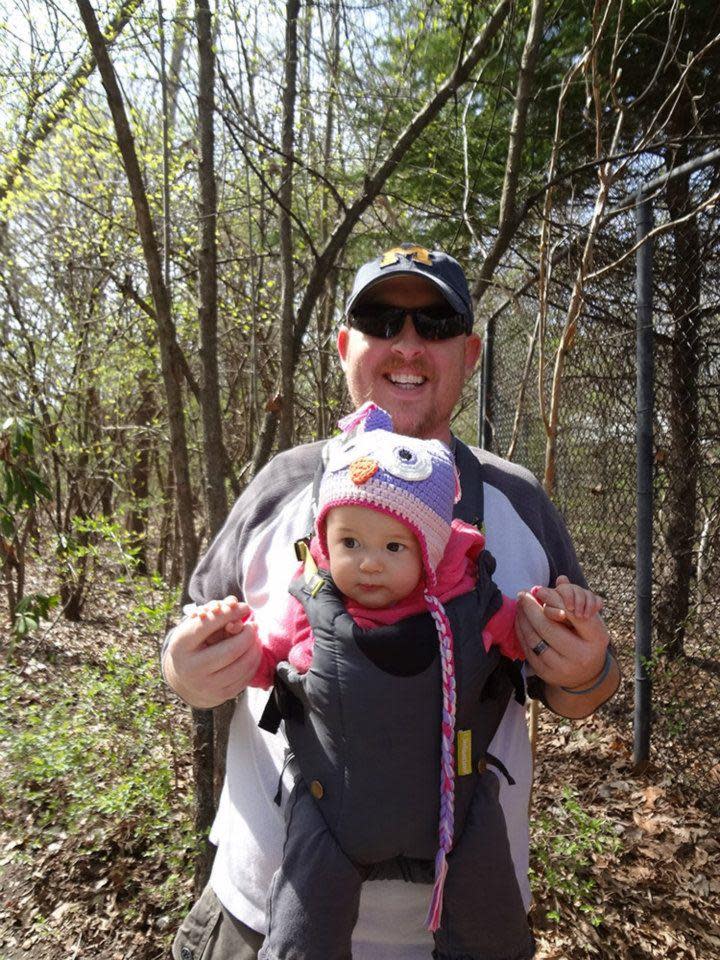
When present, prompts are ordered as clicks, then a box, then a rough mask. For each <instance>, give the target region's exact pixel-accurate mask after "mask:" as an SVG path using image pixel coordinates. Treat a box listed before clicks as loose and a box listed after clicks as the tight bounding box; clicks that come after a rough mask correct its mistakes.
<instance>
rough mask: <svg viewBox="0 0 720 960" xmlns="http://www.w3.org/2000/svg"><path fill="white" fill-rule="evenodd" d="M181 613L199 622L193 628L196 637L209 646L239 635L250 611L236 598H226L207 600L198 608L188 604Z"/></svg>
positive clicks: (195, 605)
mask: <svg viewBox="0 0 720 960" xmlns="http://www.w3.org/2000/svg"><path fill="white" fill-rule="evenodd" d="M183 612H184V613H185V614H186V615H187V616H188V617H189V618H190V619H191V620H195V621H199V623H197V625H196V627H195V633H196V636H202V637H203V640H204V643H205V645H206V646H211V645H212V644H214V643H219V642H220V640H222V639H223V638H224V637H230V636H234V635H235V634H237V633H240V632H241V630H242V629H243V625H244V623H245V621H246V620H247V619H248V618H249V616H250V612H251V611H250V608H249V607H248V606H247V604H245V603H240V601H239V600H238V599H237V597H226V598H225V599H224V600H208V602H207V603H203V604H200V605H199V606H198V605H197V604H194V603H189V604H187V605H186V606H185V607H184V608H183Z"/></svg>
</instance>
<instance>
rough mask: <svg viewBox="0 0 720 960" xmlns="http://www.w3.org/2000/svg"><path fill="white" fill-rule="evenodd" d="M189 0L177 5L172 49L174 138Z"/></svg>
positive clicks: (170, 112) (169, 113)
mask: <svg viewBox="0 0 720 960" xmlns="http://www.w3.org/2000/svg"><path fill="white" fill-rule="evenodd" d="M187 15H188V0H178V2H177V4H176V6H175V16H174V18H173V19H174V21H175V23H174V26H173V34H172V47H171V50H170V69H169V70H168V111H167V117H168V128H169V130H170V137H171V139H172V131H173V129H174V127H175V116H176V114H177V100H178V98H177V95H178V90H179V88H180V67H181V65H182V60H183V54H184V53H185V40H186V38H187V23H186V19H187Z"/></svg>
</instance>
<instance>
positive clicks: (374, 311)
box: [348, 303, 472, 340]
mask: <svg viewBox="0 0 720 960" xmlns="http://www.w3.org/2000/svg"><path fill="white" fill-rule="evenodd" d="M405 317H412V322H413V326H414V327H415V330H416V331H417V333H418V336H420V337H422V338H423V340H450V339H452V337H459V336H460V334H461V333H471V332H472V317H469V316H468V315H467V314H465V313H457V311H455V310H453V308H452V307H451V306H450V304H445V305H442V306H437V307H417V308H414V309H410V308H409V307H392V306H389V305H388V304H386V303H366V304H364V305H362V306H358V307H353V308H352V310H351V311H350V313H349V315H348V325H349V326H351V327H354V328H355V329H356V330H359V331H360V333H364V334H366V335H367V336H369V337H378V338H379V339H380V340H392V338H393V337H396V336H397V335H398V334H399V333H400V331H401V330H402V328H403V325H404V324H405Z"/></svg>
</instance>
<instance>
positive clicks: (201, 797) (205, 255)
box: [193, 0, 233, 894]
mask: <svg viewBox="0 0 720 960" xmlns="http://www.w3.org/2000/svg"><path fill="white" fill-rule="evenodd" d="M195 19H196V23H197V36H198V69H199V79H198V130H199V138H200V164H199V182H200V251H199V257H198V274H199V276H198V285H199V292H200V305H199V310H198V319H199V323H200V359H201V362H202V371H203V374H202V385H201V388H200V405H201V411H202V422H203V457H204V460H205V470H206V476H207V483H206V485H205V486H206V491H207V494H206V496H207V510H208V522H209V525H210V536H211V537H212V536H214V535H215V534H216V533H217V531H218V530H219V529H220V527H221V526H222V524H223V523H224V521H225V518H226V516H227V512H228V504H227V493H226V488H225V479H226V476H225V457H224V456H223V452H224V446H223V436H222V415H221V412H220V381H219V376H218V355H217V237H216V230H217V186H216V182H215V122H214V121H215V54H214V51H213V37H212V15H211V13H210V5H209V2H208V0H197V2H196V4H195ZM232 707H233V705H232V704H229V705H228V704H224V705H223V706H221V707H218V708H217V709H216V710H214V711H211V710H193V727H194V738H193V760H194V764H193V767H194V773H195V793H196V798H197V816H196V829H197V831H198V833H199V834H201V835H206V834H207V832H208V830H209V828H210V826H211V825H212V820H213V817H214V815H215V806H216V802H217V800H218V799H219V795H220V790H221V788H222V783H223V781H224V779H225V757H226V754H227V743H228V731H229V726H230V718H231V716H232ZM213 856H214V847H212V845H211V844H210V843H209V841H208V840H205V841H204V848H203V850H202V851H201V853H200V855H199V857H198V860H197V862H196V864H195V890H196V893H198V894H199V893H200V891H201V890H202V888H203V887H204V886H205V884H206V883H207V881H208V879H209V877H210V867H211V866H212V859H213Z"/></svg>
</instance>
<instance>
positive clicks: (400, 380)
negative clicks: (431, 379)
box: [385, 371, 427, 390]
mask: <svg viewBox="0 0 720 960" xmlns="http://www.w3.org/2000/svg"><path fill="white" fill-rule="evenodd" d="M385 379H386V380H389V382H390V383H392V385H393V386H395V387H401V388H402V389H403V390H412V389H414V388H415V387H421V386H422V385H423V384H424V383H426V382H427V377H423V376H421V375H420V374H418V373H399V372H398V371H395V372H393V373H386V374H385Z"/></svg>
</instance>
